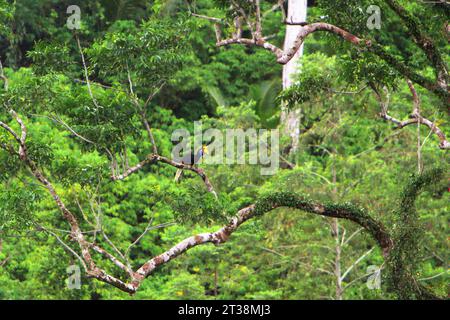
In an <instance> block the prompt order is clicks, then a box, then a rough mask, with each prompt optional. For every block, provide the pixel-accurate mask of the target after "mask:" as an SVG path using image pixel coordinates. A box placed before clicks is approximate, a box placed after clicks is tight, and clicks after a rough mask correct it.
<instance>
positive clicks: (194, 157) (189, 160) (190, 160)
mask: <svg viewBox="0 0 450 320" xmlns="http://www.w3.org/2000/svg"><path fill="white" fill-rule="evenodd" d="M205 154H208V147H207V146H206V145H202V147H201V148H200V149H199V150H198V151H197V153H195V154H193V153H192V152H189V153H187V154H185V155H184V156H183V158H181V163H182V164H184V165H189V166H195V165H196V164H198V163H199V162H200V160H201V159H202V158H203V157H204V155H205ZM182 174H183V169H178V170H177V173H176V174H175V179H174V180H175V182H178V180H180V177H181V175H182Z"/></svg>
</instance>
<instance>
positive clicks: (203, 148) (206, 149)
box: [202, 144, 208, 155]
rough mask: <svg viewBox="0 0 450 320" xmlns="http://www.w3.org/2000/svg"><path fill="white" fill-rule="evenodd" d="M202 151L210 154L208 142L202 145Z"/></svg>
mask: <svg viewBox="0 0 450 320" xmlns="http://www.w3.org/2000/svg"><path fill="white" fill-rule="evenodd" d="M202 152H203V154H204V155H205V154H208V146H207V145H206V144H204V145H202Z"/></svg>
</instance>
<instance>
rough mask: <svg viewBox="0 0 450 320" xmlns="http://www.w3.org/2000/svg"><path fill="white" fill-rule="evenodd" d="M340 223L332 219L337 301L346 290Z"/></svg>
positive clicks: (335, 180)
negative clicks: (343, 274) (342, 263)
mask: <svg viewBox="0 0 450 320" xmlns="http://www.w3.org/2000/svg"><path fill="white" fill-rule="evenodd" d="M335 157H336V155H335V154H333V167H332V171H333V200H334V201H335V200H336V198H337V186H336V182H337V179H336V161H335ZM339 231H340V230H339V221H338V219H336V218H331V234H332V235H333V238H334V241H335V247H334V249H335V254H336V256H335V257H334V276H335V277H336V296H335V298H336V300H342V294H343V293H344V289H343V287H342V271H341V252H342V248H341V237H340V234H339Z"/></svg>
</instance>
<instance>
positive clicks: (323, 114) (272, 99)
mask: <svg viewBox="0 0 450 320" xmlns="http://www.w3.org/2000/svg"><path fill="white" fill-rule="evenodd" d="M293 2H295V1H293ZM255 3H259V1H243V0H236V1H222V0H221V1H211V0H186V1H184V0H153V1H150V0H104V1H103V0H93V1H76V0H70V1H65V0H64V1H63V0H39V1H35V0H15V1H8V0H0V61H1V64H2V65H1V66H2V67H1V72H0V76H1V80H2V81H1V84H2V87H1V89H0V101H1V106H0V121H1V122H2V123H4V124H5V125H4V126H3V129H5V128H10V129H11V130H10V131H8V130H0V145H1V146H2V148H1V149H0V299H395V298H399V297H400V298H402V297H403V298H418V297H419V296H415V295H414V294H411V295H409V294H408V293H406V292H407V291H408V290H410V291H411V292H414V290H415V289H414V288H413V289H411V288H409V287H404V290H405V294H404V295H402V291H401V290H403V289H401V288H400V289H399V286H397V288H396V290H390V289H389V288H390V286H391V285H390V282H392V281H394V282H395V281H399V282H400V281H403V280H402V279H403V278H402V279H400V280H399V279H396V278H395V276H392V274H396V273H395V272H397V273H398V272H399V270H397V269H395V268H396V267H398V268H401V269H402V271H401V272H405V274H406V273H407V274H406V275H404V277H413V278H414V281H413V282H414V285H413V286H416V287H419V286H423V287H426V288H428V289H429V290H431V291H432V292H434V294H435V295H436V296H439V297H446V296H447V295H448V275H447V269H448V245H449V243H448V223H449V208H450V206H449V203H450V202H449V200H450V196H449V194H450V193H449V187H448V181H449V180H448V179H449V176H448V160H449V157H448V151H447V150H445V148H444V147H445V144H444V143H445V142H446V141H445V138H442V136H443V135H445V134H447V135H448V134H450V124H449V121H448V120H449V111H448V110H449V109H448V91H447V90H446V88H447V87H446V86H445V89H444V90H441V91H439V89H438V87H433V86H431V85H427V83H428V82H430V81H429V79H433V78H434V77H435V76H437V77H438V80H439V81H441V80H442V81H444V80H445V79H446V78H447V80H448V73H447V74H446V75H444V76H442V77H441V76H440V73H439V72H437V71H436V70H437V69H439V68H440V67H439V66H441V67H442V66H443V67H442V68H441V70H446V65H447V64H448V49H449V44H448V40H449V36H450V33H449V26H448V18H449V16H450V6H449V5H448V4H445V3H426V1H406V0H405V1H403V0H398V1H379V0H369V1H366V0H362V1H356V0H342V1H333V0H317V1H308V3H307V4H308V12H307V22H308V23H310V22H327V23H330V24H333V25H336V26H339V27H341V28H343V29H345V30H347V31H349V32H351V33H352V34H355V35H358V37H360V38H363V39H370V41H371V43H377V44H378V46H372V47H370V48H375V49H373V52H371V50H365V49H364V48H360V47H357V46H354V45H353V44H352V43H350V42H349V41H345V40H343V39H342V38H341V37H338V36H336V35H335V34H332V33H327V32H317V33H314V34H311V35H309V36H308V39H307V40H306V41H305V43H304V49H303V54H302V56H301V57H300V62H299V64H298V67H297V70H296V73H295V75H294V76H293V79H292V81H293V85H292V86H289V87H286V86H285V84H284V83H283V76H282V75H283V68H284V67H283V65H282V64H280V63H277V61H276V60H277V59H276V57H275V56H274V55H273V53H272V52H270V51H269V50H265V49H264V48H261V47H258V46H256V45H251V44H247V45H245V44H244V45H242V44H238V43H237V44H232V45H228V46H217V45H216V43H217V42H218V39H216V32H215V29H214V26H216V31H217V29H218V28H217V26H218V25H219V27H220V28H221V29H222V32H223V33H224V37H225V36H226V35H228V34H233V33H234V34H236V33H238V31H240V32H241V33H242V34H241V35H242V36H243V37H247V38H248V37H250V38H251V37H252V33H253V32H252V30H251V27H252V24H251V23H250V25H249V26H247V25H244V26H242V27H241V28H242V30H239V28H237V29H233V28H236V24H233V21H234V22H239V21H241V20H239V18H238V19H237V18H236V17H240V18H242V17H243V15H244V16H245V14H249V15H250V14H251V13H252V12H253V11H252V10H253V9H252V8H255V7H254V5H255ZM305 3H306V2H305ZM71 5H76V6H78V7H79V8H80V17H81V21H80V22H81V23H80V25H79V28H75V29H73V28H72V29H71V28H69V27H68V23H69V24H70V23H74V21H70V19H71V17H72V18H73V14H74V13H75V12H76V11H69V12H68V11H67V8H69V6H71ZM235 5H236V7H239V8H240V9H242V10H234V11H233V10H230V6H231V7H232V8H236V7H233V6H235ZM246 5H248V6H249V7H247V6H246ZM374 5H375V6H378V8H380V13H381V16H380V19H381V20H380V27H379V28H369V27H368V23H367V21H368V19H370V17H371V16H372V14H373V13H374V12H375V11H368V10H367V8H369V7H370V6H374ZM395 6H400V8H401V10H400V11H398V10H396V9H395V8H397V9H398V7H395ZM260 9H261V11H262V13H261V14H260V16H262V17H263V18H264V20H263V24H262V25H263V27H264V35H265V36H266V38H267V39H268V41H270V42H271V43H273V44H275V45H277V46H278V47H282V46H283V41H284V39H285V36H286V24H289V23H286V19H285V18H284V17H283V15H284V14H285V12H287V11H286V9H289V8H288V1H286V2H285V1H261V7H260ZM291 9H292V8H291ZM402 10H403V11H402ZM399 12H400V13H399ZM405 12H406V13H405ZM402 14H403V15H402ZM405 14H406V18H405ZM205 17H206V18H205ZM208 17H215V18H216V19H217V21H216V20H214V19H212V18H208ZM256 17H257V16H256ZM68 19H69V21H68ZM219 19H220V20H219ZM408 19H409V20H408ZM249 20H250V21H252V20H251V18H249ZM230 21H231V22H230ZM75 22H76V21H75ZM291 22H292V21H291ZM301 22H304V21H301ZM254 26H257V23H256V22H255V24H254ZM300 28H301V26H300ZM411 34H412V35H411ZM422 34H423V35H426V37H429V38H425V36H424V38H423V39H432V40H430V43H431V41H432V43H433V46H432V48H433V50H434V49H435V50H436V51H433V52H431V53H430V51H427V50H428V49H426V48H430V46H428V47H427V46H424V48H425V49H424V50H422V49H421V48H419V46H420V45H421V43H422V42H421V41H420V39H422V38H421V35H422ZM427 43H428V42H427ZM377 50H378V51H377ZM438 56H439V57H440V58H441V60H439V59H434V58H436V57H438ZM430 57H431V59H430ZM433 57H434V58H433ZM438 60H439V61H438ZM403 66H404V68H403ZM405 74H406V75H408V79H410V80H411V81H409V80H408V79H407V80H405ZM436 74H437V75H436ZM424 79H425V80H424ZM427 81H428V82H427ZM442 81H441V82H442ZM412 83H414V87H413V89H414V90H411V86H412ZM445 83H447V82H445ZM409 84H410V85H409ZM441 87H442V86H441ZM414 93H416V95H417V96H415V95H414ZM419 101H420V112H421V115H422V116H423V117H424V118H427V119H429V121H431V122H432V123H433V125H432V126H426V125H419V126H417V125H408V126H405V127H404V128H399V127H398V126H396V124H395V123H393V122H392V121H391V122H389V121H387V120H389V119H388V117H389V116H388V115H387V113H383V110H385V111H387V108H388V107H389V113H390V114H391V115H392V116H393V117H396V118H399V119H401V120H402V121H404V120H405V119H406V120H407V119H410V118H408V117H409V115H410V114H411V110H413V107H415V106H418V105H419ZM380 105H381V109H380ZM383 108H385V109H383ZM12 110H14V111H12ZM380 110H381V111H380ZM380 112H381V117H380ZM283 113H286V114H287V113H292V114H294V115H295V117H296V119H297V120H298V128H299V130H298V132H297V133H295V132H294V135H292V133H293V132H292V130H291V131H289V130H287V132H286V129H285V127H286V123H284V122H286V121H288V120H289V117H290V116H286V115H283ZM198 120H201V121H202V123H203V127H204V129H207V128H215V129H219V130H225V129H226V128H240V129H244V130H245V129H249V128H256V129H276V128H280V132H281V133H282V134H281V138H280V152H281V156H280V169H279V170H278V172H277V173H276V174H275V175H268V176H263V175H261V174H260V166H258V165H249V164H246V165H239V164H233V165H227V164H222V165H204V164H201V163H200V164H199V167H200V168H201V171H190V170H185V172H184V175H183V177H182V179H181V180H180V181H179V182H174V176H175V172H176V171H177V167H174V166H172V165H170V164H169V165H168V163H164V161H165V160H162V161H160V162H158V161H159V160H161V159H159V158H158V159H157V160H158V161H156V160H155V158H152V159H153V160H152V159H150V157H149V156H148V155H149V154H153V155H155V154H159V155H161V156H163V157H165V158H164V159H166V158H167V159H170V158H171V150H172V148H173V145H174V143H173V142H172V141H171V135H172V132H173V131H174V130H175V129H180V128H185V129H188V130H189V131H190V132H193V130H194V121H198ZM7 124H9V125H7ZM24 126H26V145H27V148H26V153H25V148H24V144H25V143H24V142H25V137H23V136H22V137H21V134H20V133H21V132H22V133H23V132H24V130H23V129H24ZM436 127H439V130H440V133H441V135H437V134H435V133H436V130H433V128H436ZM0 129H1V128H0ZM21 130H22V131H21ZM11 131H13V132H17V135H16V136H14V134H11ZM22 138H23V139H22ZM292 139H298V141H296V142H295V143H293V141H292ZM16 140H17V141H16ZM17 143H18V145H17ZM21 143H23V145H22V144H21ZM17 146H19V149H17ZM439 146H441V148H440V147H439ZM17 150H18V151H17ZM155 151H156V152H155ZM145 159H147V160H148V159H150V160H148V161H147V160H145ZM146 161H147V162H146ZM152 161H153V162H152ZM148 162H150V163H148ZM139 163H143V164H144V166H142V168H139V169H140V170H135V171H133V172H130V168H133V167H134V166H136V164H139ZM437 167H439V169H435V168H437ZM433 170H438V171H439V174H438V175H439V176H440V179H428V180H427V179H426V178H424V180H423V181H422V180H420V179H421V177H423V175H422V176H421V174H424V173H427V172H430V171H433ZM188 171H189V172H188ZM127 172H129V173H130V174H127ZM40 173H42V175H39V174H40ZM131 173H133V174H131ZM197 173H200V176H201V174H205V175H207V180H208V181H209V182H207V183H206V184H205V181H204V180H205V179H202V176H201V177H199V175H198V174H197ZM120 175H123V176H122V177H121V176H120ZM42 176H45V177H46V178H42ZM45 179H48V181H50V183H51V185H52V188H54V192H55V194H56V193H57V195H58V199H56V203H55V197H54V194H52V193H51V191H50V193H49V192H48V190H50V189H49V188H48V186H49V184H47V183H45V181H46V180H45ZM48 181H47V182H48ZM411 181H412V182H411ZM417 181H420V183H421V184H423V185H420V188H422V187H423V190H421V191H423V192H421V193H420V194H419V193H418V192H416V191H415V189H414V186H416V184H415V183H419V182H417ZM411 186H412V187H411ZM210 187H213V188H214V191H215V192H214V194H212V193H211V192H208V191H211V190H210ZM408 190H409V191H408ZM411 190H413V191H414V192H413V191H411ZM279 192H284V193H283V194H284V196H286V194H291V192H292V194H294V193H295V194H302V195H303V196H304V197H305V198H308V199H309V198H311V199H314V201H318V202H321V203H340V204H341V206H342V207H339V208H344V207H345V208H347V207H346V206H347V204H350V203H351V204H352V207H351V208H353V206H355V207H357V208H362V209H361V210H364V212H368V214H369V216H370V217H372V218H373V219H375V220H376V221H379V222H380V223H382V224H383V225H384V226H385V228H386V229H388V230H389V231H390V232H392V234H393V235H396V236H393V237H396V238H395V239H397V240H398V241H399V242H394V244H395V245H394V249H393V252H394V251H395V250H398V252H396V254H398V256H395V257H396V258H395V259H398V261H402V263H404V264H403V265H402V264H400V263H399V262H398V261H397V260H395V259H394V258H392V259H391V260H389V259H385V257H384V256H383V254H385V253H386V252H383V248H380V246H378V245H377V241H376V240H374V239H373V237H371V236H370V232H366V231H367V230H365V228H364V223H362V224H363V227H361V226H360V225H358V224H357V223H354V221H348V220H346V219H337V218H330V217H326V216H323V215H319V214H310V213H307V212H305V211H308V210H303V211H301V210H300V211H299V210H296V209H295V208H287V207H289V205H287V206H280V208H276V209H275V210H273V211H271V212H267V213H265V214H264V215H260V216H258V217H256V218H254V219H250V220H249V221H247V222H245V224H242V225H241V226H240V227H239V229H237V230H236V231H235V232H234V233H233V234H232V235H231V236H230V238H229V239H228V241H226V242H225V241H224V243H220V244H218V243H216V245H214V244H206V245H199V246H196V247H195V248H191V249H190V250H189V251H187V252H184V253H183V254H180V255H179V256H178V257H177V258H176V259H173V260H172V259H170V260H171V261H168V262H167V263H157V264H156V265H157V268H155V270H152V272H151V274H148V275H147V274H146V276H147V279H145V280H143V281H142V283H139V284H140V287H139V289H138V290H137V292H136V293H135V294H134V295H130V294H129V293H127V292H124V291H126V290H119V289H118V288H116V287H117V286H118V287H120V286H121V284H118V285H111V283H107V282H108V281H109V280H108V279H106V280H107V281H98V280H97V279H94V278H96V277H98V278H101V277H103V274H101V275H99V274H96V275H95V276H94V277H93V276H92V274H88V273H87V272H85V271H84V270H83V266H82V264H83V263H85V262H86V264H88V266H87V267H88V269H89V259H87V260H86V252H85V251H86V250H87V249H86V248H84V247H83V241H84V240H83V241H81V240H79V239H78V240H77V241H79V243H80V244H81V250H80V247H79V246H78V244H77V241H75V240H76V239H75V240H74V238H76V236H75V237H74V234H75V235H77V232H78V231H77V230H76V228H75V229H74V226H73V224H71V223H70V225H69V224H68V223H67V221H66V220H67V219H68V218H67V217H69V221H70V216H73V217H74V218H76V219H77V221H78V224H79V225H81V226H82V230H83V234H84V235H85V238H86V239H88V240H89V242H90V243H91V242H92V243H94V244H96V243H98V244H101V245H102V247H103V248H105V249H106V250H108V252H112V253H114V255H115V256H118V257H119V260H120V261H121V262H118V263H117V262H114V261H113V260H112V259H109V258H110V257H108V256H107V255H105V254H103V253H102V252H101V251H100V249H96V247H94V245H92V246H91V247H90V248H91V254H92V256H93V257H94V258H95V259H96V263H97V265H98V266H100V267H101V268H102V269H104V270H106V271H107V272H108V273H110V274H111V275H114V276H115V277H117V278H120V277H122V278H126V276H127V270H129V269H128V267H130V268H131V269H133V270H134V269H135V268H136V267H139V266H141V265H143V264H144V263H145V262H146V261H148V260H149V259H150V258H152V257H156V256H158V255H159V254H162V253H164V252H166V250H168V249H170V248H171V247H172V246H174V245H175V244H177V243H179V242H180V241H182V240H183V239H187V238H188V237H190V236H192V235H195V234H200V233H204V232H211V231H215V230H218V229H220V228H221V227H222V226H223V225H226V223H227V221H229V219H230V218H231V217H233V216H234V215H235V214H236V213H237V212H238V211H239V209H242V208H244V207H246V206H248V205H250V204H252V203H255V201H257V200H258V199H261V198H264V197H267V196H270V195H273V194H275V193H279ZM412 193H414V195H413V196H411V197H413V198H415V197H417V199H413V200H414V201H415V205H414V203H413V204H410V203H409V202H408V201H406V200H405V199H406V198H408V197H409V196H410V195H411V194H412ZM215 195H217V197H216V196H215ZM265 199H267V198H265ZM408 199H409V198H408ZM58 200H61V201H62V202H63V203H64V207H62V206H61V205H60V203H59V202H58ZM298 206H299V205H297V207H298ZM330 206H331V205H330ZM349 206H350V205H349ZM275 207H276V206H275ZM275 207H274V208H275ZM339 208H338V209H336V210H337V211H339V210H341V209H339ZM311 210H313V209H310V211H311ZM330 210H331V209H330ZM343 210H344V209H342V210H341V211H343ZM348 210H350V211H351V210H353V209H348ZM358 210H359V209H358ZM408 210H409V211H408ZM61 211H62V212H63V215H61ZM341 211H339V212H341ZM358 212H359V211H358ZM404 213H405V214H404ZM414 219H415V220H414ZM350 220H352V219H350ZM404 226H406V227H404ZM399 239H400V240H399ZM401 241H403V242H401ZM400 243H401V244H402V245H400ZM403 244H405V245H403ZM86 246H87V247H89V246H88V245H87V244H86ZM85 249H86V250H85ZM401 250H403V251H401ZM87 251H89V250H87ZM80 252H81V253H80ZM80 255H81V257H80ZM102 257H103V259H102ZM105 257H106V259H104V258H105ZM108 259H109V260H110V261H108ZM394 260H395V262H393V261H394ZM82 261H84V262H83V263H82ZM111 261H112V262H114V263H113V264H111ZM405 261H406V262H405ZM396 263H397V264H396ZM114 264H115V265H116V266H119V268H116V269H115V266H114ZM159 264H161V265H159ZM70 266H79V267H80V268H81V287H80V288H75V289H73V288H72V289H70V288H69V287H70V286H68V284H69V282H70V281H71V276H72V275H73V270H74V269H73V268H71V267H70ZM68 268H69V269H68ZM131 278H132V279H134V280H136V278H135V275H133V274H131ZM405 279H406V278H405ZM408 279H409V278H408ZM405 281H406V280H405ZM408 281H409V280H408ZM117 283H118V282H117ZM405 283H406V282H405ZM115 286H116V287H115ZM394 287H395V286H394ZM408 292H409V291H408Z"/></svg>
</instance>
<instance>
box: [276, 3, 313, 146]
mask: <svg viewBox="0 0 450 320" xmlns="http://www.w3.org/2000/svg"><path fill="white" fill-rule="evenodd" d="M307 7H308V1H307V0H288V10H287V15H286V19H287V21H291V22H305V21H306V11H307ZM301 28H302V26H294V25H286V37H285V40H284V48H285V49H287V48H289V47H292V46H293V45H294V42H295V38H296V37H297V34H298V32H299V31H300V30H301ZM302 55H303V45H302V46H301V47H300V49H299V50H298V51H297V53H296V54H295V56H294V57H293V58H292V59H291V60H290V61H289V62H288V63H287V64H285V65H284V66H283V89H287V88H289V87H290V86H292V84H293V83H294V81H293V75H294V74H295V73H297V72H298V67H299V65H300V58H301V57H302ZM282 108H283V110H282V111H281V125H282V127H283V129H284V133H285V134H286V135H289V136H290V137H291V143H292V149H291V151H295V150H296V149H297V148H298V143H299V136H300V114H301V112H300V109H299V108H296V109H295V110H292V111H288V110H287V109H286V106H283V107H282Z"/></svg>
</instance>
